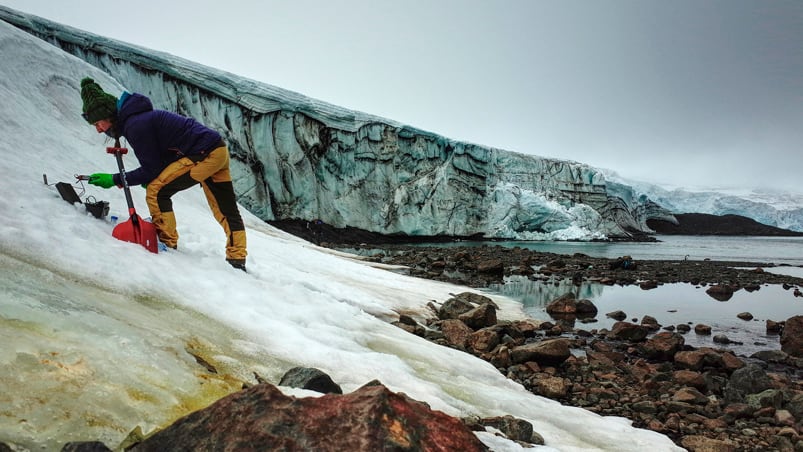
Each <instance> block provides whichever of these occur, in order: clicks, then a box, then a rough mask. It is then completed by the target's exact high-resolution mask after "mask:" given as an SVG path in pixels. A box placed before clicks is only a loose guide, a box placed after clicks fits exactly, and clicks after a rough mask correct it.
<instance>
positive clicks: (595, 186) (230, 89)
mask: <svg viewBox="0 0 803 452" xmlns="http://www.w3.org/2000/svg"><path fill="white" fill-rule="evenodd" d="M0 19H3V20H5V21H6V22H9V23H11V24H12V25H14V26H16V27H18V28H20V29H22V30H24V31H26V32H28V33H31V34H32V35H34V36H37V37H39V38H41V39H43V40H45V41H47V42H49V43H51V44H53V45H55V46H57V47H59V48H61V49H62V50H64V51H66V52H68V53H70V54H72V55H74V56H76V57H78V58H80V59H82V60H84V61H86V62H88V63H90V64H92V65H94V66H96V67H98V68H100V69H102V70H103V71H105V72H107V73H108V74H110V75H111V76H112V77H113V78H115V79H116V80H117V81H118V82H119V83H120V84H122V85H123V86H126V87H127V89H128V90H131V91H136V92H140V93H143V94H146V95H148V96H150V97H151V99H152V100H153V103H154V105H155V106H156V107H157V108H163V109H167V110H172V111H176V112H178V113H180V114H184V115H187V116H192V117H195V118H197V119H198V120H200V121H202V122H203V123H205V124H207V125H208V126H210V127H212V128H215V129H217V130H218V131H220V132H221V133H222V134H223V135H224V136H225V139H226V141H227V143H228V144H229V148H230V150H231V154H232V160H233V161H232V174H233V178H234V180H235V190H236V191H237V194H238V197H239V201H240V203H241V204H242V205H243V206H244V207H245V208H247V209H248V210H250V211H251V212H253V213H254V214H256V215H257V216H258V217H260V218H262V219H263V220H266V221H269V220H276V219H306V220H313V219H321V220H323V221H324V222H327V223H329V224H331V225H333V226H336V227H345V226H351V227H356V228H360V229H364V230H368V231H373V232H380V233H384V234H397V233H398V234H407V235H453V236H484V237H486V238H509V239H525V240H554V239H593V238H606V237H632V236H633V235H635V234H640V233H644V232H647V233H649V232H652V231H651V230H650V229H649V228H648V227H647V220H648V219H663V220H669V221H674V217H672V215H671V213H670V212H669V211H667V210H666V209H664V208H662V207H661V206H659V205H658V204H656V203H654V202H652V201H650V200H649V199H648V198H647V197H645V196H636V195H635V193H634V191H633V190H631V189H629V188H628V187H627V186H625V185H623V184H611V183H608V182H606V179H605V177H604V175H603V174H602V173H601V172H600V171H599V170H597V169H595V168H592V167H590V166H588V165H584V164H581V163H577V162H571V161H564V160H558V159H549V158H541V157H537V156H530V155H524V154H519V153H515V152H510V151H505V150H501V149H495V148H490V147H484V146H479V145H475V144H471V143H466V142H460V141H454V140H451V139H447V138H445V137H442V136H439V135H437V134H434V133H431V132H427V131H423V130H419V129H416V128H412V127H410V126H406V125H403V124H399V123H396V122H394V121H392V120H388V119H384V118H380V117H376V116H372V115H368V114H365V113H361V112H356V111H351V110H347V109H344V108H341V107H337V106H334V105H331V104H327V103H324V102H321V101H317V100H314V99H311V98H308V97H306V96H303V95H301V94H298V93H295V92H292V91H288V90H284V89H281V88H277V87H274V86H271V85H268V84H263V83H258V82H255V81H252V80H249V79H246V78H242V77H238V76H236V75H233V74H230V73H227V72H224V71H220V70H217V69H213V68H209V67H205V66H202V65H199V64H196V63H192V62H189V61H187V60H183V59H181V58H178V57H175V56H172V55H169V54H166V53H161V52H156V51H152V50H149V49H145V48H141V47H137V46H134V45H130V44H125V43H122V42H119V41H115V40H111V39H108V38H104V37H101V36H97V35H93V34H91V33H87V32H84V31H81V30H78V29H74V28H72V27H68V26H64V25H60V24H56V23H54V22H51V21H48V20H45V19H42V18H38V17H36V16H32V15H27V14H24V13H20V12H17V11H15V10H11V9H8V8H5V7H2V6H0ZM77 90H78V81H76V95H78V93H77ZM76 114H77V113H76Z"/></svg>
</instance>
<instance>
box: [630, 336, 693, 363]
mask: <svg viewBox="0 0 803 452" xmlns="http://www.w3.org/2000/svg"><path fill="white" fill-rule="evenodd" d="M685 342H686V341H685V340H684V339H683V336H681V335H680V334H678V333H670V332H666V331H663V332H660V333H658V334H656V335H654V336H653V337H651V338H650V339H648V340H647V341H646V342H645V343H644V344H642V345H641V346H639V349H640V352H641V354H642V356H644V357H645V358H647V359H654V360H658V361H672V360H673V359H674V357H675V353H677V352H678V351H680V349H681V348H682V347H683V345H684V344H685Z"/></svg>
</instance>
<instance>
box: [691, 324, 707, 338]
mask: <svg viewBox="0 0 803 452" xmlns="http://www.w3.org/2000/svg"><path fill="white" fill-rule="evenodd" d="M694 332H695V333H696V334H699V335H701V336H708V335H710V334H711V327H710V326H708V325H704V324H702V323H698V324H697V325H694Z"/></svg>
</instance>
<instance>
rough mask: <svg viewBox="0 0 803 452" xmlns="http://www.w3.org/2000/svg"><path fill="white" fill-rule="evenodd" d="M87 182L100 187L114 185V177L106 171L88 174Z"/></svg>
mask: <svg viewBox="0 0 803 452" xmlns="http://www.w3.org/2000/svg"><path fill="white" fill-rule="evenodd" d="M89 184H90V185H97V186H98V187H100V188H111V187H114V178H113V177H112V175H111V174H108V173H95V174H91V175H90V176H89Z"/></svg>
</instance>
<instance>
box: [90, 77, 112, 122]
mask: <svg viewBox="0 0 803 452" xmlns="http://www.w3.org/2000/svg"><path fill="white" fill-rule="evenodd" d="M81 100H83V101H84V112H83V113H82V114H81V116H83V117H84V119H86V122H88V123H90V124H94V123H96V122H98V121H100V120H101V119H113V118H115V117H116V116H117V98H116V97H114V96H112V95H111V94H108V93H105V92H103V89H102V88H101V87H100V85H98V84H97V83H95V81H94V80H92V79H91V78H89V77H86V78H84V79H83V80H81Z"/></svg>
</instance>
